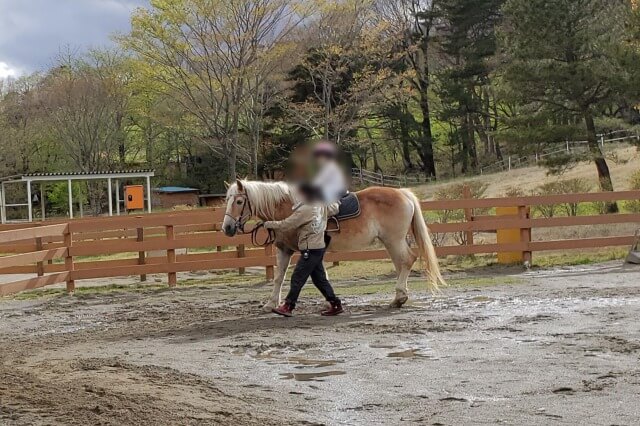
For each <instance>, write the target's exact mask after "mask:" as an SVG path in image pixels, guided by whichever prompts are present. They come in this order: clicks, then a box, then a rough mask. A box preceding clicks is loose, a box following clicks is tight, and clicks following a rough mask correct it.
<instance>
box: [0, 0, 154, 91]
mask: <svg viewBox="0 0 640 426" xmlns="http://www.w3.org/2000/svg"><path fill="white" fill-rule="evenodd" d="M148 3H149V0H0V79H3V78H6V77H18V76H20V75H23V74H28V73H31V72H34V71H44V70H46V69H47V68H49V67H51V66H52V65H53V64H54V62H55V57H56V56H57V55H58V53H59V52H60V51H62V50H67V49H72V50H74V51H75V50H78V51H83V50H86V49H88V48H91V47H101V46H109V45H112V43H113V42H112V41H111V39H110V37H111V35H112V34H114V33H126V32H127V31H128V30H129V17H130V15H131V12H132V11H133V10H135V9H136V8H137V7H141V6H145V5H147V4H148Z"/></svg>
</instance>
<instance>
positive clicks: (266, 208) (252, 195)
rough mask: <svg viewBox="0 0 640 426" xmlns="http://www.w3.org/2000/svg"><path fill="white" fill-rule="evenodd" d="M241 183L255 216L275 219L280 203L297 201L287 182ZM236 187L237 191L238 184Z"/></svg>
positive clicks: (246, 181)
mask: <svg viewBox="0 0 640 426" xmlns="http://www.w3.org/2000/svg"><path fill="white" fill-rule="evenodd" d="M240 183H241V184H242V187H243V188H244V192H245V193H246V194H247V197H248V198H249V201H250V202H251V208H252V210H253V214H254V215H255V216H259V217H262V218H273V217H274V216H275V214H276V210H277V208H278V205H280V203H282V202H284V201H291V202H295V200H296V195H295V193H294V191H293V189H292V187H291V186H290V185H289V184H287V183H285V182H260V181H251V180H241V181H240ZM234 185H235V186H236V188H235V190H236V191H237V184H234ZM230 189H231V188H230Z"/></svg>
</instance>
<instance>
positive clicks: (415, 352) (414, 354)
mask: <svg viewBox="0 0 640 426" xmlns="http://www.w3.org/2000/svg"><path fill="white" fill-rule="evenodd" d="M387 357H389V358H429V356H427V355H424V354H421V353H420V349H407V350H406V351H401V352H391V353H388V354H387Z"/></svg>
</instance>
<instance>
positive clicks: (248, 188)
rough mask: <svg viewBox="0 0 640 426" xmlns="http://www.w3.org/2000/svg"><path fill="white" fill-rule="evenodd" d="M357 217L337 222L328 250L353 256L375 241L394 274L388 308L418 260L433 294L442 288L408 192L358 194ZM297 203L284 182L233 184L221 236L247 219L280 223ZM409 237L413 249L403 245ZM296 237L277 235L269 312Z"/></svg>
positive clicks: (402, 294)
mask: <svg viewBox="0 0 640 426" xmlns="http://www.w3.org/2000/svg"><path fill="white" fill-rule="evenodd" d="M357 194H358V198H359V199H360V209H361V214H360V216H358V217H356V218H353V219H349V220H346V221H343V222H341V223H340V231H339V232H337V233H333V234H332V235H331V237H332V238H331V243H330V245H329V247H328V250H329V251H332V252H335V251H354V250H359V249H362V248H365V247H368V246H370V245H372V244H373V243H374V242H375V240H376V239H378V240H380V241H381V242H382V244H384V246H385V247H386V249H387V251H388V252H389V255H390V257H391V259H392V261H393V264H394V265H395V268H396V272H397V274H398V281H397V284H396V296H395V299H394V300H393V302H391V306H392V307H397V308H399V307H401V306H402V305H403V304H404V303H406V301H407V300H408V298H409V295H408V289H407V279H408V278H409V274H410V272H411V267H412V266H413V264H414V263H415V262H416V260H417V259H418V258H419V257H420V258H422V264H423V267H424V269H425V272H426V274H427V279H428V283H429V284H430V286H431V288H432V289H437V288H438V285H439V284H444V280H443V279H442V275H440V268H439V267H438V260H437V258H436V252H435V250H434V248H433V243H432V242H431V237H430V236H429V231H428V229H427V225H426V223H425V221H424V217H423V216H422V210H421V209H420V202H419V201H418V198H417V197H416V196H415V195H414V194H413V192H411V191H410V190H408V189H393V188H368V189H365V190H363V191H360V192H358V193H357ZM295 202H296V194H295V191H294V189H293V188H292V187H291V186H289V185H288V184H286V183H283V182H256V181H246V180H238V181H236V183H234V184H232V185H230V186H229V188H228V190H227V210H226V214H225V217H224V221H223V223H222V229H223V231H224V233H225V234H226V235H227V236H229V237H232V236H234V235H235V234H236V233H237V232H238V230H243V229H244V225H245V224H246V223H247V221H248V220H249V219H250V218H252V217H258V218H259V219H260V220H263V221H270V220H282V219H285V218H286V217H288V216H289V215H290V214H291V208H292V206H293V205H294V203H295ZM408 235H413V238H414V239H415V241H416V243H417V246H418V247H417V250H416V249H413V248H412V247H411V246H410V245H409V242H408V241H407V236H408ZM297 244H298V238H297V236H296V235H295V233H288V234H287V233H276V240H275V246H276V248H277V256H276V257H277V268H276V273H275V279H274V286H273V292H272V294H271V297H270V298H269V300H268V301H267V303H266V304H265V305H264V309H265V310H268V311H271V309H272V308H274V307H277V306H278V305H279V304H280V293H281V290H282V284H283V282H284V279H285V274H286V272H287V268H288V267H289V262H290V260H291V256H292V255H293V253H294V252H295V251H297V250H298V247H297Z"/></svg>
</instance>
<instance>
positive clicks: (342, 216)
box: [335, 192, 360, 220]
mask: <svg viewBox="0 0 640 426" xmlns="http://www.w3.org/2000/svg"><path fill="white" fill-rule="evenodd" d="M358 216H360V200H358V196H357V195H356V194H355V193H353V192H349V193H347V195H345V196H344V197H342V198H341V199H340V210H339V211H338V214H337V215H335V218H336V219H338V220H347V219H353V218H356V217H358Z"/></svg>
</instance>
